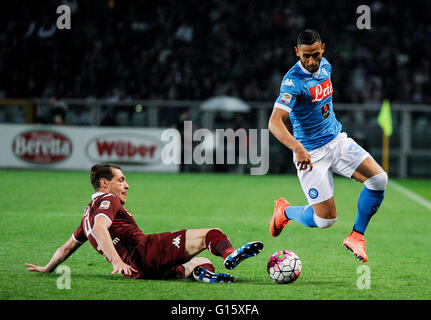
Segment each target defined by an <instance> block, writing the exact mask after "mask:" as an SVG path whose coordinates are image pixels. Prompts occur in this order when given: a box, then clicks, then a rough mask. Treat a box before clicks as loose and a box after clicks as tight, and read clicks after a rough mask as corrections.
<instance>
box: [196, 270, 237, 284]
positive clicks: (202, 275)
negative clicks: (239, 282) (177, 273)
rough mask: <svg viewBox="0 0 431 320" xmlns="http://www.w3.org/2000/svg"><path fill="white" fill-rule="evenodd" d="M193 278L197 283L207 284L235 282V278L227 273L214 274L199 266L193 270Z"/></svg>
mask: <svg viewBox="0 0 431 320" xmlns="http://www.w3.org/2000/svg"><path fill="white" fill-rule="evenodd" d="M192 277H193V279H195V280H196V281H200V282H207V283H227V282H235V278H234V277H232V276H231V275H229V274H227V273H214V272H211V271H209V270H208V269H206V268H204V267H202V266H197V267H196V268H195V269H194V270H193V272H192Z"/></svg>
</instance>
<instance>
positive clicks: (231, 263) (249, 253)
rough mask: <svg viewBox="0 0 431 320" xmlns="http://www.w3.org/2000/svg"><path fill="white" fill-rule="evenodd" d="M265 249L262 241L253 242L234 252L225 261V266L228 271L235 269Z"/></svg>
mask: <svg viewBox="0 0 431 320" xmlns="http://www.w3.org/2000/svg"><path fill="white" fill-rule="evenodd" d="M262 249H263V243H262V242H260V241H253V242H249V243H246V244H244V245H243V246H241V247H240V248H238V249H237V250H234V251H233V252H232V253H231V254H230V255H228V256H227V257H226V258H225V260H224V266H225V268H226V269H229V270H231V269H233V268H235V267H236V266H238V264H240V263H241V262H242V261H244V260H245V259H248V258H251V257H254V256H255V255H257V254H259V252H261V251H262Z"/></svg>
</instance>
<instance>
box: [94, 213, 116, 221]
mask: <svg viewBox="0 0 431 320" xmlns="http://www.w3.org/2000/svg"><path fill="white" fill-rule="evenodd" d="M97 216H104V217H105V218H106V219H108V220H109V221H111V223H112V220H111V218H109V217H108V216H107V215H106V214H104V213H98V214H96V215H95V216H94V220H96V218H97Z"/></svg>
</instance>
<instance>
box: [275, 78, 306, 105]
mask: <svg viewBox="0 0 431 320" xmlns="http://www.w3.org/2000/svg"><path fill="white" fill-rule="evenodd" d="M300 92H301V91H300V88H299V83H298V82H297V81H295V80H294V79H291V78H288V77H285V78H284V79H283V82H282V84H281V87H280V94H279V96H278V98H277V100H276V101H275V103H274V108H279V109H283V110H285V111H287V112H291V111H292V108H293V106H294V104H295V102H296V98H297V97H298V96H299V94H300Z"/></svg>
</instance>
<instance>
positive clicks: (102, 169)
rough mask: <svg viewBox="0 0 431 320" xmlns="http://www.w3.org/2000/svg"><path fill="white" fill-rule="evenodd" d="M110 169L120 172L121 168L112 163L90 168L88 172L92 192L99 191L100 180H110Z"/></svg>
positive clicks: (99, 164) (111, 176) (111, 175)
mask: <svg viewBox="0 0 431 320" xmlns="http://www.w3.org/2000/svg"><path fill="white" fill-rule="evenodd" d="M112 168H116V169H119V170H121V168H120V167H119V166H117V165H115V164H112V163H98V164H95V165H94V166H92V167H91V171H90V182H91V184H92V185H93V188H94V190H96V191H97V190H99V189H100V179H102V178H105V179H107V180H108V181H110V180H112V178H113V177H114V174H113V173H112Z"/></svg>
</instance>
